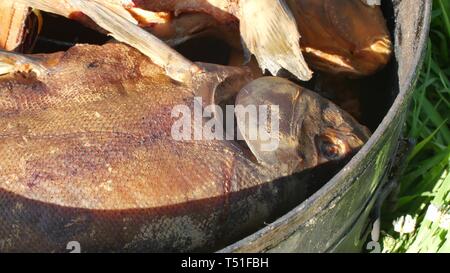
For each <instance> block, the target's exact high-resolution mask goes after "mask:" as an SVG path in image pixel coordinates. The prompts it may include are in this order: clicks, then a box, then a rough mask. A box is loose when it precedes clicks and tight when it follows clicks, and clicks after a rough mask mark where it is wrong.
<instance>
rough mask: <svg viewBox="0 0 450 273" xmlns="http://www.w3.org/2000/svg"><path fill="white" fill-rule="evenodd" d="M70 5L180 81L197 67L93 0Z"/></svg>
mask: <svg viewBox="0 0 450 273" xmlns="http://www.w3.org/2000/svg"><path fill="white" fill-rule="evenodd" d="M69 1H70V3H71V5H72V6H74V7H76V8H77V9H78V10H80V11H81V12H83V13H84V14H85V15H87V16H88V17H89V18H91V19H92V20H93V21H94V22H95V23H96V24H98V25H99V26H100V27H101V28H103V29H105V30H107V31H108V32H110V35H111V36H113V37H114V38H115V39H116V40H118V41H120V42H123V43H126V44H128V45H130V46H132V47H134V48H136V49H138V50H139V51H141V52H142V53H143V54H144V55H146V56H148V57H149V58H150V59H151V60H152V61H153V62H154V63H155V64H156V65H158V66H160V67H162V68H164V70H165V71H166V74H167V75H168V76H169V77H171V78H172V79H174V80H176V81H180V82H190V81H191V80H192V74H193V73H195V72H196V71H198V70H199V68H198V67H197V66H196V65H195V64H194V63H192V62H191V61H189V60H188V59H186V58H185V57H183V56H182V55H181V54H179V53H178V52H176V51H175V50H174V49H172V48H170V47H169V46H168V45H167V44H165V43H164V42H163V41H161V40H160V39H158V38H156V37H155V36H153V35H152V34H150V33H149V32H147V31H145V30H143V29H142V28H140V27H139V26H137V25H135V24H133V23H131V22H130V21H128V20H127V19H126V18H124V17H123V16H121V15H120V14H118V13H116V12H115V11H114V10H112V9H110V8H109V7H108V6H105V5H103V4H100V3H97V2H93V1H80V0H69Z"/></svg>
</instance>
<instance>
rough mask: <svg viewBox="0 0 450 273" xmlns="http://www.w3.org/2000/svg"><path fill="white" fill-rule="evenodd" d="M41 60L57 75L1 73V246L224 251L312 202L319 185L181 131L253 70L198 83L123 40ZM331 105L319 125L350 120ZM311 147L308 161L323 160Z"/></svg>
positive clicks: (215, 74)
mask: <svg viewBox="0 0 450 273" xmlns="http://www.w3.org/2000/svg"><path fill="white" fill-rule="evenodd" d="M105 52H107V53H108V54H105ZM33 57H34V59H40V60H41V63H42V64H43V65H44V66H45V67H46V68H47V71H48V72H47V73H39V74H35V73H33V72H30V73H23V72H18V73H15V74H8V75H4V76H0V158H1V159H2V160H1V161H0V207H2V211H0V218H1V221H0V238H2V241H1V243H0V252H12V251H43V252H52V251H56V252H63V251H65V247H66V245H67V243H68V242H69V241H73V240H75V241H78V242H80V243H81V245H82V249H83V251H85V252H96V251H178V252H179V251H196V250H209V251H211V250H216V249H217V248H219V247H220V246H224V245H225V244H227V243H230V242H232V241H233V240H236V239H239V238H242V236H244V235H246V234H248V233H249V232H251V231H253V230H255V229H257V228H258V227H261V226H263V225H264V223H265V222H269V221H270V220H271V219H273V218H274V217H275V216H277V215H279V214H280V212H281V213H282V212H284V211H286V209H288V208H292V207H293V206H294V205H296V204H298V203H299V202H301V201H302V200H304V198H306V197H307V187H308V185H309V184H310V183H313V182H314V181H315V180H314V179H315V178H312V177H314V176H312V177H309V176H305V174H304V173H303V174H302V176H301V177H294V176H289V177H286V178H280V177H281V175H280V174H281V172H280V171H279V170H277V168H276V167H267V166H266V167H264V166H263V165H261V164H258V163H257V162H255V161H253V160H252V159H250V158H249V157H248V156H247V154H246V151H245V150H243V149H242V148H240V146H239V145H237V144H236V143H235V142H232V141H182V142H179V141H175V140H174V139H173V138H172V136H171V127H172V125H173V123H174V121H175V118H173V117H172V116H171V111H172V109H173V107H174V106H175V105H188V106H189V107H191V110H192V107H193V97H194V96H196V95H197V96H198V95H201V96H203V97H204V98H205V100H204V102H205V103H209V102H210V101H211V100H212V98H208V93H209V92H210V91H211V90H212V89H213V88H215V87H216V86H218V85H219V84H220V83H222V82H224V81H226V80H227V79H229V80H232V81H233V82H234V83H235V84H230V85H225V86H232V87H233V89H232V90H229V91H230V92H231V91H235V90H234V89H236V90H240V88H241V86H242V85H244V84H245V83H246V82H248V81H249V80H250V78H246V77H247V76H248V71H247V70H245V69H241V68H234V67H220V66H216V65H213V64H199V65H200V66H201V67H202V68H203V69H204V70H205V71H207V72H205V73H199V74H197V75H196V77H195V78H194V80H193V83H192V85H187V84H181V83H178V82H175V81H173V80H171V79H170V78H168V77H167V76H166V75H165V74H164V70H163V69H161V68H159V67H158V66H156V65H155V64H153V63H152V62H151V61H150V60H149V59H148V58H147V57H145V56H144V55H142V54H141V53H139V52H138V51H137V50H135V49H133V48H131V47H128V46H126V45H123V44H118V43H114V44H106V45H104V46H93V45H78V46H75V47H73V48H71V49H70V50H69V51H67V52H59V53H54V54H50V55H34V56H33ZM237 78H239V79H244V80H243V81H242V82H237V83H236V82H235V81H234V79H237ZM221 86H222V87H223V85H221ZM309 99H312V97H310V98H309ZM319 100H320V99H319ZM315 102H317V101H315ZM328 103H329V102H325V101H323V102H317V104H316V103H312V104H311V106H310V107H309V108H308V109H310V110H308V111H309V112H308V116H314V120H315V122H316V123H315V124H318V123H320V117H321V115H322V114H323V113H325V114H326V115H325V116H324V117H325V118H328V119H330V118H339V115H338V114H337V113H336V112H335V114H336V115H337V116H336V117H334V116H333V115H332V113H330V111H328V112H327V111H326V110H327V108H324V109H318V108H317V109H316V108H314V107H313V105H317V107H319V108H323V107H326V105H327V104H328ZM314 111H317V115H315V113H314ZM324 124H325V123H324ZM351 125H353V126H355V128H358V130H359V129H360V128H362V126H360V125H357V124H356V123H355V124H351ZM303 127H305V126H303ZM314 127H318V126H314ZM305 128H306V127H305ZM314 130H315V129H314V128H312V129H311V130H309V133H310V134H313V132H314ZM337 130H338V131H339V129H338V128H337ZM345 133H352V132H351V128H346V129H345ZM357 134H358V136H360V134H359V133H357ZM361 135H362V138H363V140H364V141H365V140H367V138H368V135H365V134H361ZM306 137H307V138H311V136H309V135H307V134H305V138H306ZM312 137H314V136H312ZM305 141H306V140H305ZM305 149H306V148H305ZM310 150H311V157H310V158H309V157H308V158H305V159H306V160H307V161H308V162H316V164H319V163H323V159H322V158H318V155H314V154H313V153H317V149H315V148H314V149H312V148H311V149H310ZM305 166H308V167H310V166H309V165H308V164H305ZM333 171H334V170H333ZM333 171H331V172H330V173H333ZM302 179H303V180H302Z"/></svg>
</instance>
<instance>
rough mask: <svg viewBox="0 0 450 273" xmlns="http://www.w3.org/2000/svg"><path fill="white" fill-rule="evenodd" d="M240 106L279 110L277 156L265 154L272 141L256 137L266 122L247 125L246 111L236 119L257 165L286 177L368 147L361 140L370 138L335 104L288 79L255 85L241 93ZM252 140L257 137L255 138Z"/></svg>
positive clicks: (266, 79)
mask: <svg viewBox="0 0 450 273" xmlns="http://www.w3.org/2000/svg"><path fill="white" fill-rule="evenodd" d="M236 104H237V105H243V106H245V107H247V106H251V105H256V106H257V107H259V106H261V105H270V106H277V107H278V108H279V110H278V111H279V112H277V113H276V114H275V117H277V118H278V120H279V123H280V124H279V137H278V141H279V146H278V148H277V149H276V150H268V149H266V148H264V145H267V144H268V139H264V137H263V135H262V134H258V133H257V131H258V130H260V127H261V126H264V125H265V124H264V123H263V122H261V119H258V120H255V121H254V123H253V124H248V123H249V119H248V118H246V114H247V113H246V111H238V112H237V113H236V115H237V121H238V127H239V129H240V131H241V133H242V135H243V136H244V138H245V140H246V142H247V144H248V146H249V147H250V149H251V150H252V152H253V153H254V155H255V156H256V158H257V159H258V161H259V162H261V163H262V164H265V165H267V166H279V168H280V169H282V170H283V171H285V172H286V173H287V174H288V173H293V172H297V171H299V170H304V169H308V168H312V167H314V166H317V165H320V164H323V163H326V162H328V161H333V160H339V159H341V158H344V157H346V156H348V155H349V154H351V153H352V152H354V151H356V150H358V149H359V148H360V147H361V146H362V145H363V144H364V137H362V136H369V135H370V133H369V132H368V130H367V129H366V128H364V127H362V126H355V124H357V123H358V122H357V121H356V120H355V119H354V118H353V117H351V116H350V115H349V114H347V113H346V112H344V111H343V110H341V109H340V108H338V107H337V106H336V105H334V104H333V103H332V102H330V101H328V100H326V99H324V98H322V97H320V96H319V95H318V94H316V93H314V92H312V91H310V90H308V89H305V88H302V87H300V86H298V85H296V84H294V83H292V82H290V81H288V80H286V79H283V78H275V77H263V78H259V79H257V80H254V81H252V82H250V83H249V84H248V85H246V86H245V87H244V88H243V89H242V91H241V92H240V93H239V95H238V97H237V99H236ZM262 120H263V121H264V119H262ZM272 122H273V121H272ZM249 125H252V126H250V127H249ZM252 134H253V135H255V136H258V137H257V138H251V137H250V136H251V135H252Z"/></svg>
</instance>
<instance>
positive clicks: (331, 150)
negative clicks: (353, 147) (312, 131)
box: [318, 136, 344, 160]
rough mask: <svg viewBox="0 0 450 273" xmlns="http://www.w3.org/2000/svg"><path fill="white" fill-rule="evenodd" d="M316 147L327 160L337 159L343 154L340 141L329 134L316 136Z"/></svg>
mask: <svg viewBox="0 0 450 273" xmlns="http://www.w3.org/2000/svg"><path fill="white" fill-rule="evenodd" d="M318 148H319V151H320V154H321V155H322V156H323V157H325V158H326V159H328V160H337V159H340V158H341V157H342V156H343V155H344V149H343V145H342V143H341V141H339V140H337V139H336V140H335V139H334V138H331V137H329V136H319V137H318Z"/></svg>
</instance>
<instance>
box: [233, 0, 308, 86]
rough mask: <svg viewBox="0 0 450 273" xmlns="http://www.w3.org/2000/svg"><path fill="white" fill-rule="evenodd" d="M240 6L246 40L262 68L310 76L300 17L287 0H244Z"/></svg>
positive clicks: (241, 25)
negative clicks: (302, 48) (299, 25)
mask: <svg viewBox="0 0 450 273" xmlns="http://www.w3.org/2000/svg"><path fill="white" fill-rule="evenodd" d="M240 7H241V14H240V29H241V35H242V39H243V43H244V45H245V47H246V48H247V50H248V51H250V52H251V53H252V54H254V55H255V56H256V59H257V60H258V63H259V66H260V67H261V69H263V71H264V70H265V69H267V70H269V71H270V73H272V74H273V75H276V74H277V73H278V71H279V70H281V69H282V68H284V69H286V70H288V71H289V72H291V73H292V74H293V75H295V76H296V77H298V78H299V79H300V80H304V81H306V80H310V79H311V77H312V71H311V70H310V69H309V67H308V65H307V64H306V61H305V59H304V58H303V55H302V52H301V49H300V33H299V31H298V28H297V24H296V20H295V18H294V16H293V15H292V12H291V11H290V10H289V8H288V6H287V4H286V3H285V2H284V0H258V1H254V0H242V1H241V2H240Z"/></svg>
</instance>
